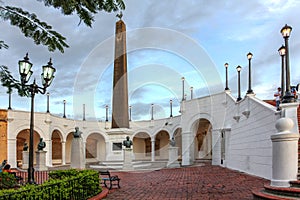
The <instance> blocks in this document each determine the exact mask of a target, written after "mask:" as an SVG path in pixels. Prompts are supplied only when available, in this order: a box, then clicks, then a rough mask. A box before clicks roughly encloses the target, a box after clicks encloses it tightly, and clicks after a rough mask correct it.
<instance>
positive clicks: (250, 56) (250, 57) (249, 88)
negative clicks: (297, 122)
mask: <svg viewBox="0 0 300 200" xmlns="http://www.w3.org/2000/svg"><path fill="white" fill-rule="evenodd" d="M252 57H253V54H252V53H251V52H249V53H248V54H247V58H248V60H249V78H248V91H247V94H253V90H252V89H251V59H252Z"/></svg>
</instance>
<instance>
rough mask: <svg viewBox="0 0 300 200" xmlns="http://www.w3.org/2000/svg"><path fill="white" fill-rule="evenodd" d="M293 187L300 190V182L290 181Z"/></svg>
mask: <svg viewBox="0 0 300 200" xmlns="http://www.w3.org/2000/svg"><path fill="white" fill-rule="evenodd" d="M290 185H291V187H294V188H300V180H296V181H290Z"/></svg>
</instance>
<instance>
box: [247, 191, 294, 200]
mask: <svg viewBox="0 0 300 200" xmlns="http://www.w3.org/2000/svg"><path fill="white" fill-rule="evenodd" d="M252 194H253V199H254V200H291V199H299V198H298V197H286V196H283V195H276V194H270V193H268V192H266V191H265V190H253V191H252Z"/></svg>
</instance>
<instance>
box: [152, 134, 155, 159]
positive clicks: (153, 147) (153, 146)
mask: <svg viewBox="0 0 300 200" xmlns="http://www.w3.org/2000/svg"><path fill="white" fill-rule="evenodd" d="M151 161H155V139H154V140H151Z"/></svg>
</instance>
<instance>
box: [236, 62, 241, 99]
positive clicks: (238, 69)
mask: <svg viewBox="0 0 300 200" xmlns="http://www.w3.org/2000/svg"><path fill="white" fill-rule="evenodd" d="M236 70H237V72H238V98H237V99H236V101H240V100H242V98H241V70H242V67H241V66H237V67H236Z"/></svg>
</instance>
